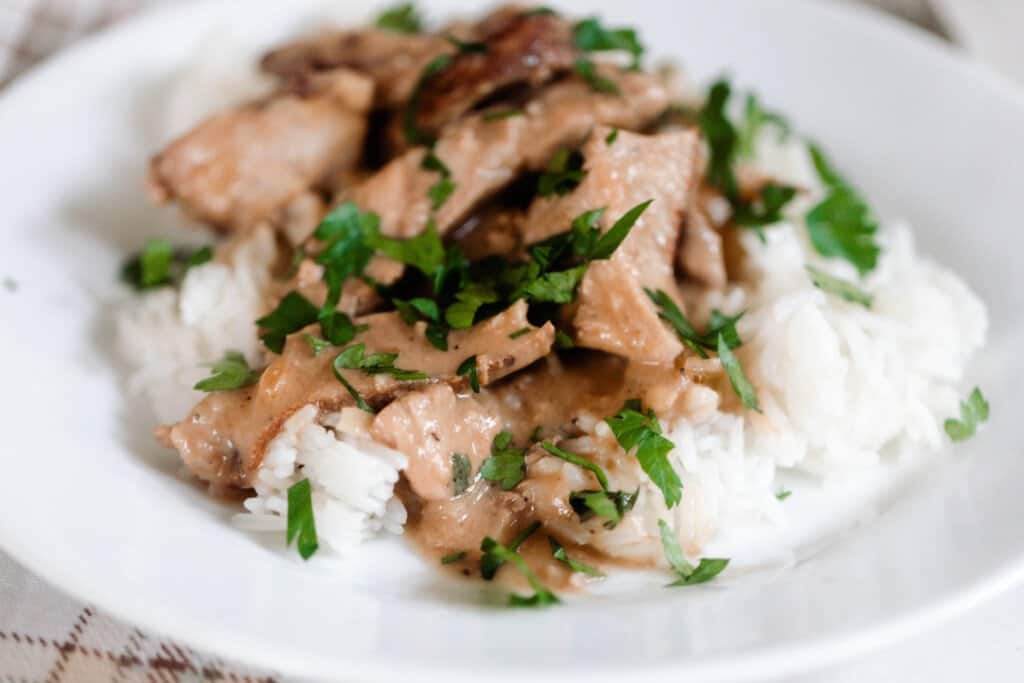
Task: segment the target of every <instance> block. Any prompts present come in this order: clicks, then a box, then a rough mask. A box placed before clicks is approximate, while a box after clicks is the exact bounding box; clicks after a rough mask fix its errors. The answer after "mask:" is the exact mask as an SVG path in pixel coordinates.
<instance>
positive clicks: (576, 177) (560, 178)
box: [537, 147, 587, 197]
mask: <svg viewBox="0 0 1024 683" xmlns="http://www.w3.org/2000/svg"><path fill="white" fill-rule="evenodd" d="M586 175H587V172H586V171H584V170H583V156H582V155H580V153H579V152H573V151H570V150H569V149H566V148H565V147H563V148H562V149H560V150H558V151H557V152H555V155H554V156H553V157H551V160H550V161H549V162H548V165H547V166H546V167H545V168H544V173H542V174H541V176H540V178H538V179H537V194H539V195H540V196H541V197H550V196H552V195H556V194H557V195H559V196H562V195H566V194H569V193H570V192H572V191H573V190H574V189H576V186H577V185H579V184H580V181H582V180H583V178H584V176H586Z"/></svg>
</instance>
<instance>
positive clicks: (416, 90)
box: [402, 54, 454, 146]
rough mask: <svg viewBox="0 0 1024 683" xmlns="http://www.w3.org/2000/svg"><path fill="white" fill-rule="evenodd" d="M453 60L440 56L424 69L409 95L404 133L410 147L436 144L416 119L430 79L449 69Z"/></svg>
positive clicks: (404, 112) (403, 120)
mask: <svg viewBox="0 0 1024 683" xmlns="http://www.w3.org/2000/svg"><path fill="white" fill-rule="evenodd" d="M453 59H454V58H453V57H452V56H451V55H450V54H439V55H438V56H436V57H434V58H433V59H432V60H430V63H428V64H427V65H426V66H425V67H424V68H423V72H422V73H421V74H420V77H419V79H418V80H417V81H416V85H415V86H414V87H413V90H412V94H410V95H409V100H408V102H406V105H405V110H404V111H403V112H402V133H403V134H404V135H405V140H406V142H408V143H409V144H410V145H427V146H430V145H432V144H433V143H434V137H433V136H432V135H430V134H429V133H427V132H426V131H424V130H421V129H420V127H419V125H418V124H417V123H416V117H417V116H419V109H420V98H421V97H422V96H423V90H424V88H426V86H427V83H428V82H429V81H430V79H431V78H433V77H434V76H436V75H437V74H439V73H441V72H442V71H444V70H445V69H447V68H448V65H449V64H451V63H452V60H453Z"/></svg>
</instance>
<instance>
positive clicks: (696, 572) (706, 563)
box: [658, 519, 729, 587]
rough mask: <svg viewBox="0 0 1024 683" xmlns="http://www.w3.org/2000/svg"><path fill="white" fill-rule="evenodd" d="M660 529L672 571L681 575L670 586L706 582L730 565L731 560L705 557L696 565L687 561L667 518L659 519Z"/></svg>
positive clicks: (666, 557) (662, 543)
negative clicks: (666, 521)
mask: <svg viewBox="0 0 1024 683" xmlns="http://www.w3.org/2000/svg"><path fill="white" fill-rule="evenodd" d="M658 529H660V530H661V546H662V548H664V550H665V559H666V560H668V564H669V566H670V567H672V571H674V572H675V573H676V574H678V575H679V578H678V579H677V580H676V581H673V582H672V583H670V584H669V586H670V587H671V586H693V585H696V584H698V583H706V582H708V581H710V580H711V579H713V578H715V577H716V576H718V575H719V574H720V573H721V572H722V570H723V569H725V568H726V567H727V566H728V564H729V560H723V559H716V558H708V557H705V558H702V559H701V561H700V562H699V563H698V564H697V566H696V567H694V566H693V565H692V564H690V563H689V562H687V561H686V556H685V555H683V550H682V548H680V547H679V539H678V538H676V535H675V533H674V532H673V531H672V529H670V528H669V526H668V524H666V523H665V520H663V519H659V520H658Z"/></svg>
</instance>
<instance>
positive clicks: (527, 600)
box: [480, 522, 560, 607]
mask: <svg viewBox="0 0 1024 683" xmlns="http://www.w3.org/2000/svg"><path fill="white" fill-rule="evenodd" d="M538 528H540V523H539V522H535V523H534V524H533V525H531V526H530V528H529V529H528V531H529V533H530V534H532V533H533V532H534V531H536V530H537V529H538ZM528 535H529V534H527V536H528ZM516 540H517V542H516V543H515V544H514V545H513V546H508V547H506V546H504V545H502V544H501V543H498V542H497V541H496V540H494V539H493V538H491V537H490V536H488V537H487V538H485V539H484V540H483V542H481V543H480V550H481V551H483V553H484V557H483V560H482V561H481V570H483V568H484V566H485V565H491V566H493V571H491V574H490V576H487V575H486V573H485V574H484V578H485V579H491V578H494V573H495V572H497V571H498V567H500V566H501V565H502V564H505V563H506V562H508V563H511V564H513V565H515V567H516V569H518V570H519V572H520V573H521V574H522V575H523V576H524V577H526V580H527V581H528V582H529V583H530V586H531V587H532V588H533V590H534V594H533V595H530V596H526V597H524V596H520V595H517V594H515V593H513V594H511V595H509V605H511V606H513V607H542V606H546V605H554V604H557V603H558V602H560V601H559V599H558V597H557V596H556V595H555V594H554V593H552V592H551V591H549V590H548V589H547V588H545V587H544V585H543V584H542V583H541V582H540V579H538V578H537V575H536V574H534V573H533V570H532V569H530V566H529V565H528V564H526V560H524V559H523V557H522V556H521V555H520V554H519V553H518V552H516V551H517V550H518V549H519V545H521V544H522V542H523V541H524V540H526V538H525V537H524V536H522V535H521V536H520V538H518V539H516ZM482 573H483V572H482Z"/></svg>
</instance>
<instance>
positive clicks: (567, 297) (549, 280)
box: [525, 263, 587, 304]
mask: <svg viewBox="0 0 1024 683" xmlns="http://www.w3.org/2000/svg"><path fill="white" fill-rule="evenodd" d="M586 272H587V264H586V263H582V264H580V265H578V266H575V267H573V268H569V269H568V270H562V271H558V272H554V273H544V274H543V275H541V276H540V277H538V278H537V279H535V280H534V281H533V282H530V283H529V284H527V285H526V288H525V292H526V294H527V295H528V296H529V298H530V299H531V300H532V301H538V302H549V303H554V304H567V303H569V302H571V301H572V300H573V298H574V297H575V296H576V287H577V286H578V285H579V284H580V281H581V280H582V279H583V276H584V275H585V274H586Z"/></svg>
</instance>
